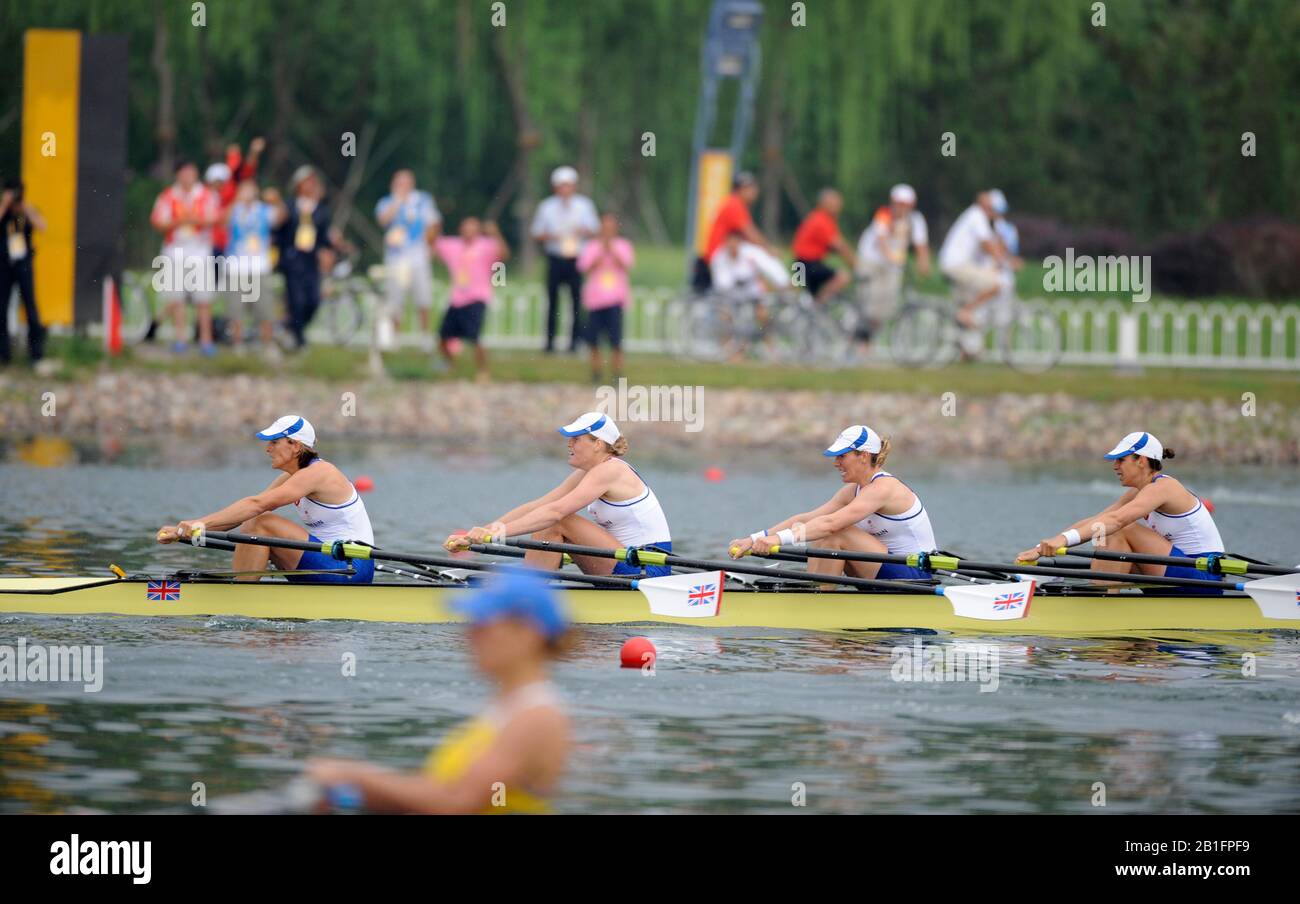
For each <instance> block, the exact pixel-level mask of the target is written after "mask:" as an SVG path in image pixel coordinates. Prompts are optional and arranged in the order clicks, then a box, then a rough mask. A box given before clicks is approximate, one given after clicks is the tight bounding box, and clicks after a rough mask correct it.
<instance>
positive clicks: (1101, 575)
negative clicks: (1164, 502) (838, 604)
mask: <svg viewBox="0 0 1300 904" xmlns="http://www.w3.org/2000/svg"><path fill="white" fill-rule="evenodd" d="M778 554H779V553H778ZM799 555H803V556H807V557H808V558H810V559H842V560H844V561H847V562H894V563H899V564H907V563H908V561H909V559H910V557H909V556H901V555H894V554H890V553H875V552H856V551H850V550H844V549H822V548H819V547H816V546H809V547H806V548H804V549H802V550H800V552H799ZM930 559H931V567H932V568H936V569H941V570H944V571H956V570H958V569H959V568H960V569H963V570H969V571H997V572H1002V573H1006V574H1041V575H1043V576H1044V577H1062V578H1080V577H1086V578H1088V579H1089V580H1092V581H1124V582H1132V581H1134V580H1137V581H1140V582H1141V583H1143V584H1162V585H1165V586H1168V587H1205V586H1210V587H1215V588H1218V589H1222V590H1236V589H1237V584H1236V582H1235V581H1234V582H1232V583H1227V582H1225V581H1214V580H1204V581H1201V580H1197V579H1196V578H1171V577H1165V576H1164V575H1147V574H1129V573H1127V572H1122V571H1093V570H1091V569H1089V570H1087V571H1084V570H1082V569H1079V568H1052V567H1049V566H1045V565H1029V564H1020V563H1015V564H1011V565H1008V564H1006V563H1002V562H975V561H972V560H970V559H960V558H957V557H955V556H940V555H934V556H931V557H930Z"/></svg>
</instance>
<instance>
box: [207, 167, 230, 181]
mask: <svg viewBox="0 0 1300 904" xmlns="http://www.w3.org/2000/svg"><path fill="white" fill-rule="evenodd" d="M203 181H204V182H229V181H230V167H228V166H226V165H225V164H224V163H214V164H212V165H211V166H210V167H208V171H207V172H206V173H204V174H203Z"/></svg>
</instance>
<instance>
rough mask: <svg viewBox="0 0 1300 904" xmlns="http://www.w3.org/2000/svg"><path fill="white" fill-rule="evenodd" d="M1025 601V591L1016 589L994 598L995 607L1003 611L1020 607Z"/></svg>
mask: <svg viewBox="0 0 1300 904" xmlns="http://www.w3.org/2000/svg"><path fill="white" fill-rule="evenodd" d="M1024 603H1025V592H1024V591H1023V590H1016V591H1014V592H1012V593H1003V594H1001V595H1000V596H998V597H996V598H995V599H994V600H993V608H994V609H995V610H1001V611H1003V612H1007V611H1010V610H1011V609H1018V608H1020V607H1021V606H1022V605H1024Z"/></svg>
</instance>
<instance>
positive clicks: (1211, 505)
mask: <svg viewBox="0 0 1300 904" xmlns="http://www.w3.org/2000/svg"><path fill="white" fill-rule="evenodd" d="M1201 502H1203V503H1204V504H1205V510H1206V511H1207V512H1209V513H1210V514H1211V515H1213V514H1214V503H1213V502H1211V501H1210V500H1208V499H1206V498H1205V497H1204V496H1202V497H1201Z"/></svg>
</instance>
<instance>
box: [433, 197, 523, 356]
mask: <svg viewBox="0 0 1300 904" xmlns="http://www.w3.org/2000/svg"><path fill="white" fill-rule="evenodd" d="M434 249H435V250H436V251H437V252H438V257H440V258H441V259H442V262H443V263H444V264H446V265H447V272H448V276H449V278H450V285H451V299H450V304H449V305H448V306H447V313H446V314H444V315H443V318H442V326H441V327H439V329H438V348H439V350H440V351H441V352H442V357H443V359H444V360H445V361H446V362H447V363H448V364H449V365H450V364H455V362H456V346H458V345H459V344H460V340H461V339H464V340H465V341H466V342H469V343H471V344H472V345H473V346H474V364H475V379H477V380H478V381H479V382H483V381H485V380H487V379H488V360H487V352H486V351H485V350H484V349H483V345H482V343H480V342H479V333H481V332H482V331H483V318H484V317H485V316H487V306H488V302H489V301H491V300H492V275H493V273H494V271H495V268H496V265H497V264H499V263H504V262H505V261H506V260H508V259H509V258H510V247H509V246H508V245H507V244H506V243H505V240H504V239H503V238H501V230H500V229H498V228H497V224H496V223H493V222H491V221H489V222H488V223H487V224H482V223H481V222H480V221H479V219H478V217H466V218H465V219H463V220H461V222H460V234H459V235H457V236H442V237H440V238H439V239H438V240H437V241H436V242H435V243H434Z"/></svg>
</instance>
